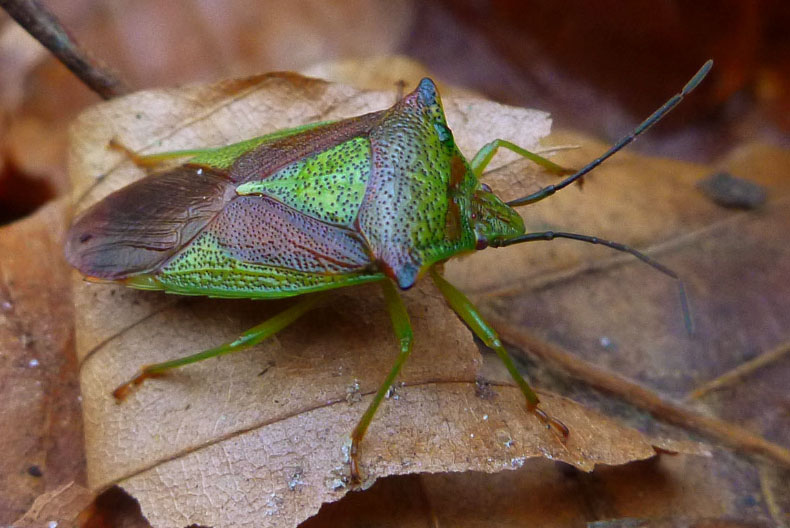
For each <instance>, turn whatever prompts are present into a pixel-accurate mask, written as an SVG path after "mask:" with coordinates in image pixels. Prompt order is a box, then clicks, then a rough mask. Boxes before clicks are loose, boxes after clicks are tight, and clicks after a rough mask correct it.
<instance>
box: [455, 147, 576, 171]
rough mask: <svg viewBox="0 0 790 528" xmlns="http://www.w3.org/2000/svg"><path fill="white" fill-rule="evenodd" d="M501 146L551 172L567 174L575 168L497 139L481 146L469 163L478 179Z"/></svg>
mask: <svg viewBox="0 0 790 528" xmlns="http://www.w3.org/2000/svg"><path fill="white" fill-rule="evenodd" d="M500 147H503V148H506V149H508V150H512V151H513V152H515V153H516V154H518V155H519V156H522V157H524V158H527V159H528V160H530V161H532V162H534V163H537V164H538V165H540V166H541V167H543V168H544V169H546V170H548V171H549V172H551V173H554V174H557V175H560V176H565V175H568V174H573V173H574V171H573V170H571V169H566V168H565V167H562V166H560V165H557V164H556V163H554V162H553V161H551V160H548V159H546V158H544V157H543V156H539V155H538V154H535V153H534V152H530V151H528V150H526V149H523V148H521V147H519V146H518V145H516V144H515V143H511V142H510V141H506V140H504V139H495V140H494V141H492V142H491V143H488V144H487V145H485V146H483V148H481V149H480V151H479V152H478V153H477V154H475V157H474V158H472V161H471V162H470V163H469V165H470V166H471V167H472V172H473V173H474V175H475V176H477V178H478V179H479V178H480V177H481V176H482V175H483V171H484V170H485V168H486V167H487V166H488V164H489V163H490V162H491V159H492V158H493V157H494V154H496V153H497V151H498V150H499V148H500Z"/></svg>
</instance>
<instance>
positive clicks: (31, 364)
mask: <svg viewBox="0 0 790 528" xmlns="http://www.w3.org/2000/svg"><path fill="white" fill-rule="evenodd" d="M27 366H28V367H30V368H35V367H37V366H38V360H37V359H31V360H30V361H28V362H27Z"/></svg>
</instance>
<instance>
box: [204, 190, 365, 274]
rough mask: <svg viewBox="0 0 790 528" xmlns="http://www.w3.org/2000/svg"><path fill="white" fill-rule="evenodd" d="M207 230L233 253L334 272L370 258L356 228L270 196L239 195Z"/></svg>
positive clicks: (252, 259)
mask: <svg viewBox="0 0 790 528" xmlns="http://www.w3.org/2000/svg"><path fill="white" fill-rule="evenodd" d="M205 233H206V235H207V236H213V237H214V238H215V239H216V240H217V243H218V245H219V247H220V248H221V249H222V251H224V252H225V253H227V254H228V255H229V256H230V257H232V258H235V259H237V260H239V261H241V262H245V263H250V264H261V265H264V266H273V267H277V268H281V269H288V270H294V271H304V272H308V273H323V274H333V275H334V274H344V273H350V272H356V271H360V270H362V269H365V268H366V267H368V266H370V263H371V261H370V256H369V255H368V250H367V247H366V246H365V245H364V243H363V242H362V240H361V239H360V237H359V236H358V235H357V234H356V233H354V232H353V231H350V230H348V229H344V228H342V227H338V226H333V225H329V224H325V223H324V222H321V221H320V220H316V219H315V218H312V217H310V216H307V215H305V214H303V213H300V212H299V211H296V210H294V209H291V208H290V207H288V206H286V205H283V204H282V203H280V202H278V201H276V200H273V199H271V198H268V197H265V196H240V197H238V198H236V199H234V200H233V201H231V202H230V203H229V204H228V205H227V207H225V209H224V210H223V211H222V213H221V214H219V215H218V216H217V219H216V220H215V221H214V222H212V223H211V224H210V225H209V226H208V227H207V228H206V231H205Z"/></svg>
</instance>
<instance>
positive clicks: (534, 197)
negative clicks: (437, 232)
mask: <svg viewBox="0 0 790 528" xmlns="http://www.w3.org/2000/svg"><path fill="white" fill-rule="evenodd" d="M712 67H713V61H712V60H709V61H708V62H706V63H705V64H703V65H702V68H700V69H699V71H698V72H697V73H695V74H694V77H692V78H691V80H690V81H689V82H687V83H686V86H684V87H683V89H682V90H681V91H680V93H677V94H675V95H674V96H672V97H671V98H670V99H669V101H667V102H666V103H664V105H663V106H662V107H661V108H659V109H658V110H656V111H655V112H653V114H652V115H651V116H650V117H648V118H647V119H645V120H644V121H642V123H640V124H639V126H637V127H636V128H635V129H634V131H633V132H631V133H630V134H628V135H627V136H625V137H624V138H622V139H621V140H620V141H618V142H617V143H616V144H615V145H614V146H613V147H612V148H610V149H609V150H607V151H606V152H605V153H604V154H603V155H601V156H600V157H598V158H596V159H594V160H593V161H591V162H590V163H588V164H587V165H585V166H584V167H583V168H582V169H580V170H579V171H577V172H576V173H575V174H573V175H571V176H568V177H567V178H565V179H564V180H562V181H561V182H559V183H557V184H555V185H549V186H547V187H544V188H543V189H541V190H539V191H537V192H534V193H532V194H530V195H527V196H524V197H523V198H517V199H515V200H512V201H510V202H507V204H508V205H509V206H510V207H518V206H520V205H527V204H531V203H535V202H537V201H539V200H542V199H544V198H546V197H548V196H551V195H552V194H554V193H555V192H557V191H559V190H560V189H562V188H564V187H567V186H568V185H570V184H572V183H573V182H575V181H576V180H578V179H579V178H581V177H583V176H584V175H585V174H587V173H588V172H590V171H591V170H593V169H594V168H595V167H597V166H598V165H600V164H601V163H603V162H604V161H606V160H607V159H608V158H610V157H611V156H612V155H613V154H614V153H615V152H617V151H618V150H620V149H622V148H623V147H625V146H626V145H628V144H629V143H631V142H632V141H633V140H635V139H636V138H637V136H639V135H640V134H641V133H642V132H644V131H646V130H647V129H648V128H650V127H651V126H653V125H655V124H656V123H658V122H659V121H660V120H661V118H663V117H664V116H665V115H667V114H668V113H669V111H670V110H672V109H673V108H675V107H676V106H677V105H678V103H680V101H682V100H683V98H684V97H685V96H687V95H688V94H689V93H691V91H692V90H693V89H694V88H696V87H697V85H698V84H699V83H700V82H701V81H702V79H704V78H705V76H706V75H707V74H708V72H709V71H710V69H711V68H712Z"/></svg>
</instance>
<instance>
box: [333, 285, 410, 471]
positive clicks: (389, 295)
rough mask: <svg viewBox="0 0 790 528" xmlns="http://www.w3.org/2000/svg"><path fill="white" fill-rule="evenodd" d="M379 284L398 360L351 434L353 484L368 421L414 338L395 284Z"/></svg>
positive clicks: (400, 366)
mask: <svg viewBox="0 0 790 528" xmlns="http://www.w3.org/2000/svg"><path fill="white" fill-rule="evenodd" d="M381 284H382V288H383V289H384V297H385V298H386V300H387V308H389V312H390V317H391V318H392V328H393V330H395V336H396V337H397V338H398V342H399V343H400V353H399V354H398V358H397V359H396V360H395V364H394V365H393V366H392V369H391V370H390V373H389V374H388V375H387V378H386V379H385V380H384V383H382V384H381V386H380V387H379V390H378V392H376V395H375V396H374V397H373V400H372V401H371V402H370V405H368V408H367V410H366V411H365V414H363V415H362V418H360V419H359V422H358V423H357V426H356V427H355V428H354V431H353V432H352V433H351V449H350V450H349V453H348V455H349V465H350V466H351V481H352V482H353V483H359V482H360V472H359V460H358V456H359V444H360V443H361V442H362V439H363V438H364V437H365V432H367V430H368V426H369V425H370V421H371V420H372V419H373V415H374V414H376V410H377V409H378V408H379V405H380V404H381V402H382V400H383V399H384V397H385V396H386V395H387V391H389V389H390V387H391V386H392V383H393V382H394V381H395V378H396V377H397V376H398V373H399V372H400V370H401V368H402V367H403V364H404V363H405V362H406V359H408V357H409V354H411V345H412V340H413V337H414V333H413V332H412V329H411V323H410V322H409V314H408V313H407V312H406V306H404V304H403V299H401V297H400V294H399V293H398V290H397V289H396V288H395V284H394V283H393V282H392V281H391V280H389V279H386V280H384V281H383V282H382V283H381Z"/></svg>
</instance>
